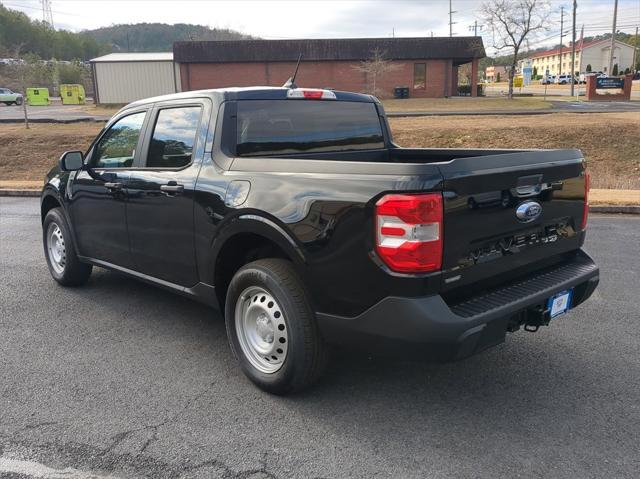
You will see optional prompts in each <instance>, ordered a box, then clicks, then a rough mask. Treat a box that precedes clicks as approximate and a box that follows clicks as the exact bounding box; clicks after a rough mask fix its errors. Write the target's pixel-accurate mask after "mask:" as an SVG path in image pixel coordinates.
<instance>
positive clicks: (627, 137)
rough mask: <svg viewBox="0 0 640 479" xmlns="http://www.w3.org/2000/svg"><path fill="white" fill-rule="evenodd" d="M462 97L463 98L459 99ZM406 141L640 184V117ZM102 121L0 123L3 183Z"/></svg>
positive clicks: (406, 135) (38, 172)
mask: <svg viewBox="0 0 640 479" xmlns="http://www.w3.org/2000/svg"><path fill="white" fill-rule="evenodd" d="M455 101H459V100H455ZM390 124H391V128H392V130H393V135H394V140H395V141H396V142H397V143H398V144H400V145H401V146H405V147H433V148H462V147H469V148H579V149H581V150H582V151H583V153H584V154H585V157H586V159H587V163H588V165H589V168H590V170H591V172H592V175H591V178H592V187H593V188H607V189H640V141H639V140H638V132H639V131H640V115H639V114H638V113H600V114H597V115H589V114H576V113H556V114H552V115H543V116H536V117H533V118H527V117H525V116H482V117H478V116H455V117H442V116H440V117H438V116H433V117H414V118H392V119H390ZM101 128H102V124H100V123H89V122H87V123H73V124H69V125H62V124H41V123H39V124H33V125H32V127H31V129H29V130H26V129H25V128H24V126H23V125H22V124H0V138H2V141H1V142H0V187H5V188H9V187H12V188H29V187H40V186H41V185H42V179H43V177H44V175H45V173H46V172H47V171H48V170H49V169H50V168H51V167H52V166H53V165H54V164H55V162H56V161H57V159H58V157H59V156H60V154H61V153H62V152H63V151H65V150H83V151H84V150H85V149H86V148H87V147H88V145H89V143H90V142H91V141H92V140H93V138H94V137H95V136H96V135H97V133H98V132H99V131H100V129H101Z"/></svg>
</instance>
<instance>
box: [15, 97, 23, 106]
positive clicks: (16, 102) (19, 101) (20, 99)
mask: <svg viewBox="0 0 640 479" xmlns="http://www.w3.org/2000/svg"><path fill="white" fill-rule="evenodd" d="M14 103H15V104H16V105H22V97H18V98H16V101H14Z"/></svg>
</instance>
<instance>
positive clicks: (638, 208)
mask: <svg viewBox="0 0 640 479" xmlns="http://www.w3.org/2000/svg"><path fill="white" fill-rule="evenodd" d="M40 193H41V191H40V190H34V189H30V190H26V189H25V190H18V189H9V188H0V196H14V197H16V196H17V197H20V196H21V197H36V198H37V197H39V196H40ZM589 212H590V213H609V214H625V215H640V205H591V206H589Z"/></svg>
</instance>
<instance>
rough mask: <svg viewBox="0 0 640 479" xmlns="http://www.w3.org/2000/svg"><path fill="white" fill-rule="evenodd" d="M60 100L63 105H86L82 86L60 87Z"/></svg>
mask: <svg viewBox="0 0 640 479" xmlns="http://www.w3.org/2000/svg"><path fill="white" fill-rule="evenodd" d="M60 99H61V100H62V104H63V105H84V87H83V86H82V85H60Z"/></svg>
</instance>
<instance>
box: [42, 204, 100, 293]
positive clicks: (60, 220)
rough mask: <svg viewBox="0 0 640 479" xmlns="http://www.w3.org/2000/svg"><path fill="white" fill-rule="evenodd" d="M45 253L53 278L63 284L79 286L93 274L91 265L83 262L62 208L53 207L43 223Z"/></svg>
mask: <svg viewBox="0 0 640 479" xmlns="http://www.w3.org/2000/svg"><path fill="white" fill-rule="evenodd" d="M42 232H43V243H44V255H45V257H46V259H47V266H49V272H50V273H51V276H53V279H55V280H56V281H57V282H58V283H60V284H61V285H63V286H79V285H81V284H84V283H86V282H87V280H88V279H89V275H91V269H92V268H91V265H88V264H84V263H81V262H80V260H79V259H78V255H77V253H76V248H75V245H74V244H73V238H72V237H71V231H70V229H69V225H68V224H67V220H66V219H65V217H64V214H63V212H62V210H61V209H60V208H53V209H52V210H50V211H49V212H48V213H47V215H46V216H45V217H44V223H43V224H42Z"/></svg>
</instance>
